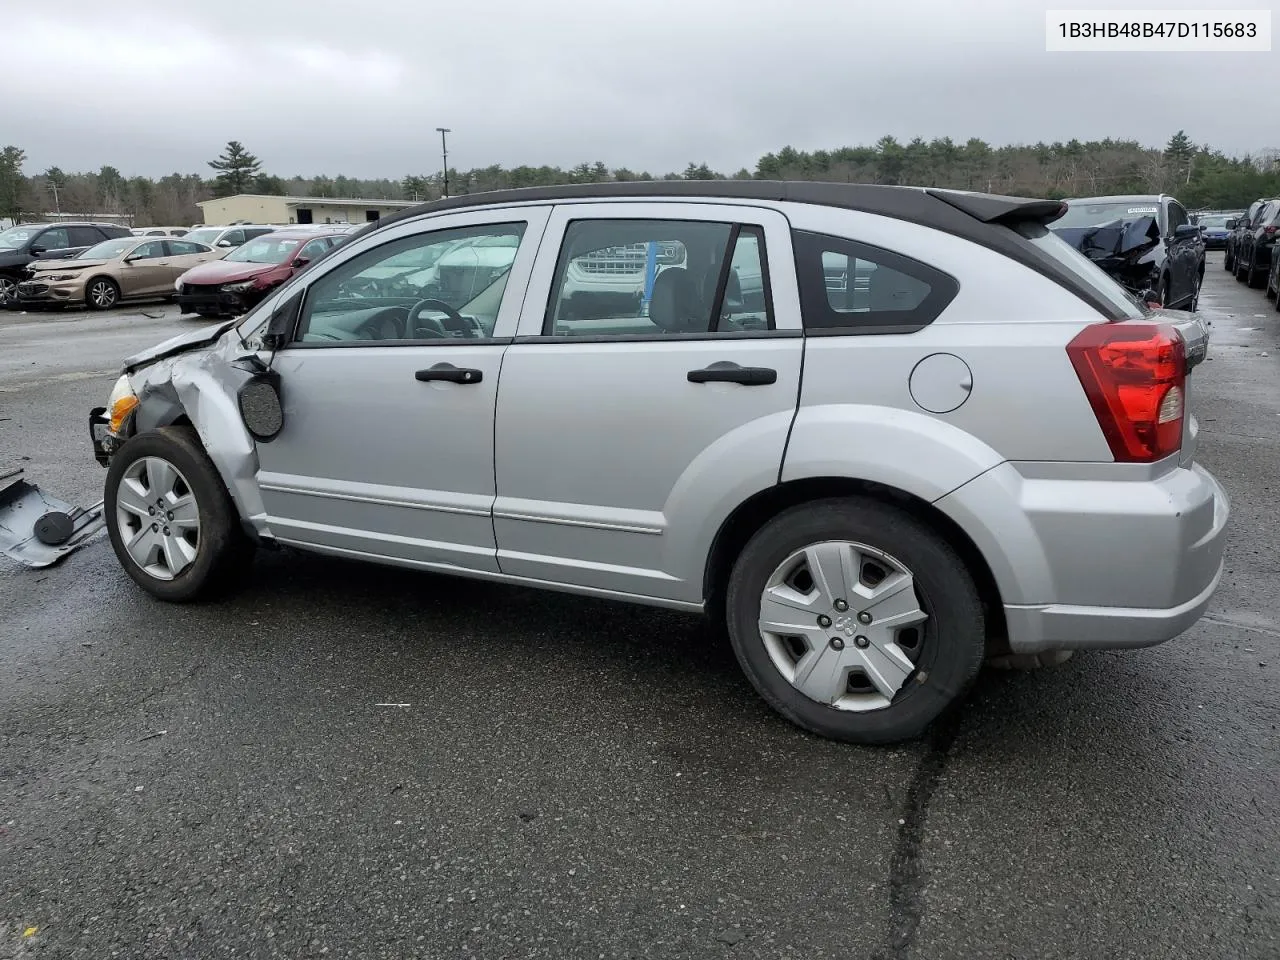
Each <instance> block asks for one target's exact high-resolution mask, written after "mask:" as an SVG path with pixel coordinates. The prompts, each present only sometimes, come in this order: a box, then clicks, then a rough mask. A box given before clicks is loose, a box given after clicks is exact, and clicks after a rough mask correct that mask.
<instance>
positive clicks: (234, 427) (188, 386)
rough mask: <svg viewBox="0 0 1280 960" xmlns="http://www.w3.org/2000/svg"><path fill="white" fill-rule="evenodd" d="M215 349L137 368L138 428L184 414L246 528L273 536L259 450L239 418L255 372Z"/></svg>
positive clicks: (161, 423) (185, 354) (166, 422)
mask: <svg viewBox="0 0 1280 960" xmlns="http://www.w3.org/2000/svg"><path fill="white" fill-rule="evenodd" d="M252 375H253V374H252V372H251V371H250V370H249V369H246V368H243V367H240V366H238V365H236V364H234V363H232V362H231V361H230V360H229V359H228V358H227V356H226V355H225V354H224V353H222V352H221V351H217V350H199V351H196V352H192V353H184V354H181V355H179V356H176V357H173V358H171V359H168V360H164V361H162V362H160V363H157V364H155V365H154V366H151V367H146V368H144V369H142V370H140V371H138V372H137V373H136V374H135V375H134V377H135V390H136V391H137V393H138V397H139V400H140V403H139V406H138V418H137V421H136V427H137V429H138V430H139V431H142V430H150V429H155V428H156V427H162V426H167V425H169V424H171V423H173V422H175V421H176V420H178V419H179V418H180V417H181V416H183V415H185V416H186V418H187V419H188V420H189V421H191V425H192V426H193V427H194V428H195V431H196V434H197V435H198V436H199V437H200V442H201V444H203V446H204V449H205V452H206V453H207V454H208V455H209V459H210V460H212V461H213V465H214V467H215V468H216V469H217V471H218V474H219V475H220V476H221V477H222V482H223V484H224V485H225V486H226V488H227V490H228V491H229V492H230V493H231V498H232V500H233V501H235V504H236V507H237V509H238V510H239V513H240V518H241V521H242V523H244V525H245V528H246V529H247V530H248V531H249V532H250V533H252V534H254V535H255V536H258V537H269V536H270V531H269V530H268V529H267V528H266V523H265V516H266V507H265V506H264V505H263V503H262V493H261V491H260V490H259V489H258V481H257V473H258V454H257V448H256V447H255V445H254V441H253V438H252V437H250V436H249V432H248V431H247V430H246V429H245V426H244V422H243V421H242V420H241V419H240V410H239V407H238V405H237V401H236V396H237V394H238V392H239V390H240V388H241V387H242V386H243V385H244V384H245V382H246V381H248V380H249V378H250V377H251V376H252Z"/></svg>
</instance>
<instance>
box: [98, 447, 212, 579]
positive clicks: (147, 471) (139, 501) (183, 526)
mask: <svg viewBox="0 0 1280 960" xmlns="http://www.w3.org/2000/svg"><path fill="white" fill-rule="evenodd" d="M116 522H117V524H118V525H119V528H120V539H121V540H122V541H124V546H125V550H126V551H127V552H128V554H129V556H130V558H131V559H132V560H133V562H134V563H136V564H137V565H138V566H139V567H141V568H142V569H143V570H144V571H146V572H147V574H148V575H150V576H152V577H155V578H156V579H157V580H172V579H173V578H174V577H176V576H177V575H178V574H180V573H181V572H182V571H183V570H185V569H186V568H187V567H189V566H190V565H191V564H192V563H193V562H194V561H195V559H196V554H197V552H199V550H200V511H199V508H198V507H197V506H196V498H195V495H194V494H192V492H191V487H190V486H188V484H187V478H186V477H184V476H183V475H182V472H181V471H180V470H179V469H178V468H177V467H175V466H174V465H173V464H171V463H170V462H169V461H168V460H163V459H161V458H160V457H142V458H140V459H139V460H136V461H135V462H133V463H131V464H130V465H129V467H128V469H126V470H125V473H124V476H123V477H122V478H121V479H120V486H119V488H118V489H117V490H116Z"/></svg>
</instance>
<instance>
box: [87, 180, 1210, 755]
mask: <svg viewBox="0 0 1280 960" xmlns="http://www.w3.org/2000/svg"><path fill="white" fill-rule="evenodd" d="M1063 211H1064V207H1063V205H1062V204H1061V203H1058V202H1056V201H1046V200H1029V199H1020V198H1012V197H996V196H988V195H983V194H973V193H962V192H952V191H944V190H925V189H913V188H900V187H879V186H862V185H848V184H819V183H804V184H801V183H766V182H761V181H751V182H738V181H726V182H716V183H694V182H689V183H660V184H653V183H619V184H609V185H589V186H588V185H584V186H578V187H557V188H549V189H537V190H521V191H504V192H497V193H491V194H480V195H474V196H469V197H460V198H452V199H449V200H445V201H439V202H437V203H434V204H430V205H426V206H423V207H418V208H413V209H410V210H406V211H404V212H402V213H400V214H397V215H395V216H392V217H388V218H386V219H385V220H383V221H381V222H380V223H378V224H376V225H371V226H369V227H366V228H364V229H363V230H362V231H360V232H359V233H357V234H356V235H354V236H352V238H351V239H350V241H349V242H347V243H346V244H344V245H343V246H341V247H339V248H336V249H334V250H333V251H331V252H330V253H328V254H326V255H325V256H324V257H323V258H321V259H320V260H318V261H317V262H315V263H314V264H312V266H311V267H310V268H309V269H308V270H306V271H303V272H301V273H300V274H298V275H297V276H295V277H294V278H292V279H291V280H289V281H288V282H286V283H285V284H284V285H282V286H281V287H280V288H279V289H277V290H276V291H274V292H273V293H272V295H271V296H269V297H268V298H267V299H266V300H264V301H263V302H262V303H261V304H259V305H258V306H257V307H255V308H254V309H253V310H252V311H251V312H249V313H248V314H247V315H245V316H244V317H242V318H240V319H238V320H235V321H232V322H230V323H227V324H224V325H222V326H218V327H213V328H209V329H206V330H202V331H197V332H193V333H191V334H189V335H187V336H185V337H179V338H176V339H174V340H171V341H169V342H167V343H165V344H162V345H161V346H160V347H158V348H156V349H155V350H152V351H149V352H147V353H144V354H140V355H138V356H135V357H132V358H130V359H129V360H128V361H127V363H126V368H125V372H124V375H123V376H121V377H120V379H119V381H118V382H117V383H116V385H115V387H114V388H113V390H112V391H111V395H110V396H109V398H108V400H107V403H106V405H105V406H103V407H99V408H97V409H95V410H94V411H93V412H92V413H91V417H90V419H91V428H92V433H93V437H94V449H95V454H96V456H97V457H98V459H99V461H100V462H101V463H103V464H104V465H106V466H107V468H108V470H107V479H106V490H105V497H104V504H105V505H104V510H105V515H106V523H107V527H108V530H109V533H110V538H111V543H112V546H113V548H114V549H115V552H116V554H117V556H118V557H119V560H120V562H121V564H123V566H124V568H125V569H126V570H127V571H128V572H129V575H130V576H132V577H133V579H134V580H136V581H137V582H138V583H139V584H141V585H142V586H143V587H144V588H145V589H146V590H148V591H150V592H151V593H152V594H154V595H155V596H157V597H159V598H162V599H165V600H171V601H185V600H191V599H194V598H197V597H201V596H205V595H208V594H210V593H212V592H214V591H216V590H218V589H221V588H225V587H227V586H229V585H230V584H231V583H232V582H233V581H234V579H235V578H236V577H237V576H239V575H240V574H242V573H243V572H244V570H245V569H246V567H247V566H248V562H249V557H250V554H251V553H252V552H253V551H254V550H255V549H256V548H258V547H266V548H273V549H274V548H280V547H292V548H298V549H302V550H307V551H314V552H318V553H323V554H330V555H336V556H341V557H350V558H357V559H363V560H370V561H375V562H379V563H388V564H395V565H400V566H405V567H412V568H418V569H423V570H431V571H436V572H440V573H449V574H460V575H464V576H468V577H475V578H482V579H487V580H491V581H499V582H505V583H514V584H524V585H532V586H537V587H544V588H548V589H556V590H563V591H568V592H571V593H577V594H582V595H589V596H597V597H606V598H613V599H618V600H625V601H632V602H637V603H644V604H651V605H655V606H661V607H667V608H671V609H676V610H684V611H690V612H706V613H709V614H711V615H712V616H713V617H715V618H716V619H718V620H720V621H721V622H723V623H724V624H725V626H726V627H727V631H728V634H729V638H730V640H731V642H732V644H733V648H734V650H735V652H736V654H737V656H738V659H739V661H740V663H741V664H742V667H743V669H744V672H745V673H746V675H747V677H748V678H749V679H750V681H751V682H752V683H753V684H754V685H755V687H756V689H757V690H758V691H759V693H760V694H761V696H762V697H763V698H764V699H765V700H766V701H767V702H768V703H769V704H770V705H771V706H772V707H774V708H775V709H776V710H777V711H779V712H780V713H781V714H783V715H784V716H786V717H788V718H789V719H791V720H792V721H794V722H795V723H797V724H799V725H801V726H803V727H805V728H807V729H809V730H811V731H814V732H816V733H819V734H822V735H824V736H829V737H835V738H839V739H843V740H853V741H862V742H886V741H892V740H899V739H903V738H907V737H912V736H915V735H917V734H919V733H920V732H921V731H922V730H924V729H925V727H927V726H928V725H929V724H930V723H931V722H932V721H933V720H934V719H935V718H936V717H937V716H938V715H939V714H940V713H941V712H942V711H943V710H944V709H946V708H947V707H948V706H949V705H951V704H953V703H954V702H955V701H956V700H957V698H959V697H960V696H961V695H962V694H963V692H964V691H965V689H966V688H967V687H968V686H969V684H970V683H971V682H972V681H973V679H974V677H975V675H976V674H977V671H978V669H979V666H980V665H981V663H982V662H983V659H984V657H990V656H1002V657H1011V656H1013V657H1016V656H1025V657H1031V658H1041V657H1046V658H1049V659H1052V656H1053V655H1054V654H1057V653H1059V652H1062V651H1070V650H1075V649H1082V648H1091V649H1100V648H1132V647H1142V646H1147V645H1151V644H1155V643H1160V642H1162V641H1165V640H1169V639H1171V638H1173V637H1175V636H1177V635H1178V634H1179V633H1181V632H1182V631H1184V630H1186V629H1187V628H1188V627H1190V626H1191V625H1192V624H1193V623H1195V621H1196V620H1197V618H1199V616H1200V615H1201V613H1202V612H1203V611H1204V609H1205V607H1206V606H1207V605H1208V603H1209V600H1210V598H1211V597H1212V595H1213V593H1214V590H1215V589H1216V587H1217V585H1218V581H1219V579H1220V577H1221V575H1222V555H1223V546H1224V543H1225V531H1226V527H1227V517H1228V512H1229V510H1228V501H1227V497H1226V494H1225V492H1224V491H1223V489H1222V487H1221V486H1220V485H1219V484H1218V482H1217V481H1216V480H1215V479H1214V478H1213V476H1212V475H1210V474H1209V473H1208V472H1207V471H1206V470H1205V469H1204V468H1203V467H1201V466H1200V465H1198V464H1197V463H1196V462H1195V460H1194V454H1195V450H1196V439H1197V432H1198V430H1197V426H1196V422H1195V417H1194V415H1193V406H1192V403H1193V398H1194V386H1193V383H1194V379H1195V378H1194V372H1195V370H1196V368H1197V367H1198V365H1199V364H1200V362H1201V361H1202V360H1203V359H1204V358H1205V355H1206V351H1207V348H1208V333H1207V330H1206V328H1205V326H1204V324H1203V323H1202V322H1201V321H1200V319H1199V318H1198V317H1197V316H1196V315H1195V314H1192V313H1178V312H1166V311H1162V310H1152V309H1150V308H1149V307H1148V306H1147V305H1146V304H1145V303H1142V302H1140V301H1138V300H1136V299H1135V298H1134V297H1133V296H1131V295H1130V294H1128V293H1126V292H1125V290H1124V289H1122V288H1121V287H1120V286H1119V285H1117V284H1116V283H1115V282H1114V281H1113V280H1112V279H1111V278H1109V277H1108V276H1107V275H1106V274H1105V273H1104V272H1103V271H1101V270H1100V269H1099V268H1098V267H1097V266H1096V265H1095V264H1094V263H1092V262H1091V261H1090V260H1089V259H1088V258H1087V257H1086V256H1084V255H1083V254H1081V253H1080V252H1079V251H1078V250H1076V249H1074V248H1073V247H1072V246H1071V245H1070V244H1068V243H1066V242H1064V241H1063V240H1062V239H1061V238H1059V237H1057V236H1055V235H1054V234H1053V233H1052V232H1051V231H1050V230H1049V229H1048V228H1047V226H1046V225H1047V224H1048V223H1051V222H1052V221H1053V220H1054V219H1055V218H1057V217H1059V216H1061V215H1062V213H1063ZM618 251H625V252H626V254H627V255H626V256H625V257H624V256H619V255H618ZM446 254H447V257H446V256H445V255H446ZM441 263H447V264H448V265H449V267H450V268H449V269H448V270H443V269H436V266H435V265H438V264H441ZM604 274H607V278H606V279H607V283H603V282H597V280H598V279H599V277H598V275H604ZM833 278H835V279H834V280H833ZM602 289H607V292H608V294H609V295H608V296H601V295H599V293H600V290H602ZM586 294H591V295H589V296H588V295H586Z"/></svg>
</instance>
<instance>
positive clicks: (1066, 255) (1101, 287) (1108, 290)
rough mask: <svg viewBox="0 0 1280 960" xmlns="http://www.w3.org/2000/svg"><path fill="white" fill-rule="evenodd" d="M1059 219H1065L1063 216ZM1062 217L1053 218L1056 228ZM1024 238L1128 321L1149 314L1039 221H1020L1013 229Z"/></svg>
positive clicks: (1126, 292) (1092, 263)
mask: <svg viewBox="0 0 1280 960" xmlns="http://www.w3.org/2000/svg"><path fill="white" fill-rule="evenodd" d="M1062 219H1066V218H1065V217H1063V218H1062ZM1061 222H1062V220H1055V221H1054V222H1053V225H1054V227H1057V226H1058V224H1060V223H1061ZM1015 229H1016V230H1017V231H1018V233H1020V234H1022V236H1024V237H1025V238H1026V239H1027V240H1029V241H1031V243H1032V244H1034V245H1035V246H1036V247H1037V248H1038V249H1039V250H1040V252H1041V253H1045V254H1048V255H1049V256H1050V257H1053V259H1054V260H1057V261H1058V263H1060V264H1062V266H1064V267H1066V268H1067V269H1068V270H1070V271H1071V272H1072V273H1074V274H1075V275H1076V276H1077V277H1079V278H1080V279H1081V280H1083V281H1084V282H1085V283H1087V284H1088V285H1089V286H1090V287H1091V288H1093V290H1094V291H1096V292H1097V293H1098V294H1099V295H1100V296H1102V297H1103V298H1104V299H1106V301H1107V302H1108V303H1111V304H1113V305H1114V306H1115V307H1116V309H1117V310H1119V311H1120V312H1121V313H1122V314H1123V315H1124V316H1125V317H1128V318H1129V319H1131V320H1135V319H1138V318H1139V317H1144V316H1146V315H1147V313H1149V311H1148V310H1147V308H1146V306H1145V305H1144V304H1142V303H1140V302H1139V300H1138V298H1137V297H1135V296H1133V295H1132V294H1130V293H1129V291H1128V290H1126V289H1125V288H1124V287H1122V286H1121V285H1120V284H1119V283H1118V282H1116V281H1115V280H1113V279H1112V278H1111V276H1110V274H1108V273H1107V272H1106V271H1105V270H1103V269H1102V268H1101V267H1099V266H1098V265H1097V264H1095V263H1094V262H1093V261H1092V260H1090V259H1089V258H1088V257H1086V256H1085V255H1084V254H1083V253H1081V252H1080V251H1079V250H1077V249H1076V248H1075V247H1073V246H1072V245H1071V244H1069V243H1067V241H1065V240H1063V239H1062V238H1061V237H1060V236H1058V235H1057V234H1056V233H1054V232H1053V231H1052V230H1050V229H1048V228H1047V227H1045V226H1044V225H1043V224H1039V223H1023V224H1019V225H1018V226H1017V227H1016V228H1015Z"/></svg>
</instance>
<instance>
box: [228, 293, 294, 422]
mask: <svg viewBox="0 0 1280 960" xmlns="http://www.w3.org/2000/svg"><path fill="white" fill-rule="evenodd" d="M273 319H274V318H273ZM236 401H237V403H238V404H239V406H240V419H241V420H243V421H244V426H245V429H246V430H248V431H249V435H250V436H252V437H253V439H255V440H257V441H258V442H259V443H270V442H271V441H272V440H274V439H275V438H276V437H277V436H278V435H279V433H280V431H281V430H282V429H284V404H283V403H281V401H280V374H278V373H276V371H274V370H263V371H261V372H259V373H255V374H254V375H253V376H252V377H250V378H249V379H248V380H246V381H245V383H244V385H243V386H241V387H240V390H239V392H238V393H237V394H236Z"/></svg>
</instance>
